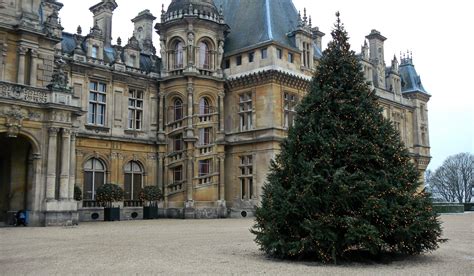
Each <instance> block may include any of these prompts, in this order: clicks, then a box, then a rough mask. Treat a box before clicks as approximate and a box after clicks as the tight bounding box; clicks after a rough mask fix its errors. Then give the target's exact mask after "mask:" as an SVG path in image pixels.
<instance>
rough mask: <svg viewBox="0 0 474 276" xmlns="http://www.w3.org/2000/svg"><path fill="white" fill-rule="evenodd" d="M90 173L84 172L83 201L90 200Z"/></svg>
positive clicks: (91, 189)
mask: <svg viewBox="0 0 474 276" xmlns="http://www.w3.org/2000/svg"><path fill="white" fill-rule="evenodd" d="M92 175H93V174H92V172H84V194H83V197H84V200H92V191H93V188H92Z"/></svg>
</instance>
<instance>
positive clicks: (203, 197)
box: [156, 0, 229, 218]
mask: <svg viewBox="0 0 474 276" xmlns="http://www.w3.org/2000/svg"><path fill="white" fill-rule="evenodd" d="M228 29H229V27H228V26H227V25H226V24H225V22H224V19H223V16H222V14H221V13H220V12H219V11H218V9H217V7H216V6H215V5H214V2H213V1H212V0H202V1H201V0H173V1H172V2H171V4H170V5H169V7H168V10H167V11H165V10H164V9H163V11H162V14H161V22H160V23H158V24H156V30H157V33H158V34H159V35H160V44H161V47H160V48H161V49H160V53H161V57H162V70H161V74H162V82H161V83H160V90H161V93H160V101H159V102H160V107H159V108H160V110H163V109H164V110H166V111H165V114H164V118H163V121H162V122H161V124H160V129H159V135H158V136H159V137H158V138H159V139H158V140H159V143H160V147H159V151H160V153H161V154H162V156H164V157H163V158H164V160H163V163H164V177H163V183H164V192H165V205H167V207H168V209H169V210H172V209H173V208H183V207H184V216H185V217H186V218H193V217H203V214H204V213H201V212H200V210H202V209H206V210H207V211H206V214H207V215H205V217H222V216H225V214H226V211H225V210H226V206H225V200H224V196H225V193H224V143H223V142H224V115H223V114H224V79H223V75H222V69H221V63H222V57H223V51H224V50H223V49H224V39H225V35H226V32H227V31H228ZM209 210H211V211H209Z"/></svg>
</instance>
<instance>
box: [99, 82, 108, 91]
mask: <svg viewBox="0 0 474 276" xmlns="http://www.w3.org/2000/svg"><path fill="white" fill-rule="evenodd" d="M106 87H107V86H106V85H105V84H104V83H100V84H99V91H100V92H105V91H106Z"/></svg>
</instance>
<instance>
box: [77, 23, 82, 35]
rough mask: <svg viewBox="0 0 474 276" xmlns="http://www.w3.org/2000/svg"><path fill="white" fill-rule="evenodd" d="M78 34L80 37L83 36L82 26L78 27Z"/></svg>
mask: <svg viewBox="0 0 474 276" xmlns="http://www.w3.org/2000/svg"><path fill="white" fill-rule="evenodd" d="M77 34H78V35H81V34H82V28H81V25H79V26H77Z"/></svg>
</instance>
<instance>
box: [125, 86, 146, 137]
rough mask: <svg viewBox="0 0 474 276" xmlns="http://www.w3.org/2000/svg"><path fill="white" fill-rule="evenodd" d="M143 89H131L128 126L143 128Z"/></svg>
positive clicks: (136, 128)
mask: <svg viewBox="0 0 474 276" xmlns="http://www.w3.org/2000/svg"><path fill="white" fill-rule="evenodd" d="M142 121H143V91H140V90H135V89H130V91H129V96H128V128H129V129H134V130H140V129H142Z"/></svg>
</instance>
